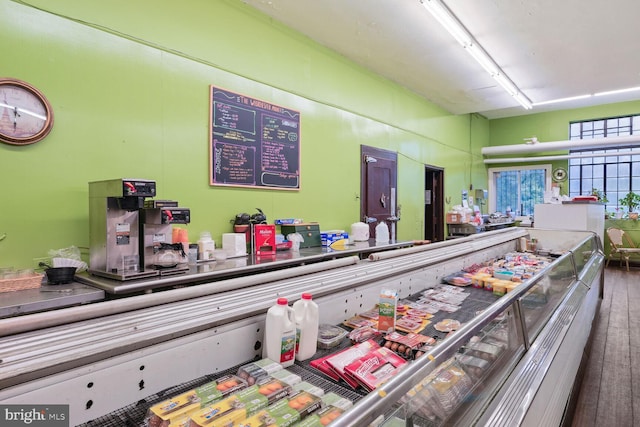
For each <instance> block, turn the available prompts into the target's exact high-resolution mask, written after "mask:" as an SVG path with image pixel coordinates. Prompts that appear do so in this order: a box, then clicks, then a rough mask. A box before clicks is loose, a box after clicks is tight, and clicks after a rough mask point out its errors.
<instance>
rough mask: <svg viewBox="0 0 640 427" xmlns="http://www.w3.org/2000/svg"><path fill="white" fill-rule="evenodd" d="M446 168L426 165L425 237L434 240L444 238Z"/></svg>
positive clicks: (437, 240)
mask: <svg viewBox="0 0 640 427" xmlns="http://www.w3.org/2000/svg"><path fill="white" fill-rule="evenodd" d="M443 215H444V170H443V169H441V168H437V167H434V166H425V178H424V238H425V239H426V240H431V241H432V242H439V241H442V240H444V218H443Z"/></svg>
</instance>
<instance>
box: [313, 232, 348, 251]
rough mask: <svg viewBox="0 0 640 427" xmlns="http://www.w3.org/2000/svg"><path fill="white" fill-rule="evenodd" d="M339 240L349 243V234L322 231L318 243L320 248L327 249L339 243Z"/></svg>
mask: <svg viewBox="0 0 640 427" xmlns="http://www.w3.org/2000/svg"><path fill="white" fill-rule="evenodd" d="M341 240H346V241H345V242H343V243H345V244H346V243H349V233H346V232H344V231H322V232H321V233H320V241H321V242H322V246H324V247H329V246H331V245H332V244H334V243H335V242H339V241H341Z"/></svg>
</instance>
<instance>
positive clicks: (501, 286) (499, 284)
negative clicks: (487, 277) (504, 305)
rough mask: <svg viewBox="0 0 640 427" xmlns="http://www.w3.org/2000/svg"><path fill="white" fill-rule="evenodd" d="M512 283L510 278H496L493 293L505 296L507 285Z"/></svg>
mask: <svg viewBox="0 0 640 427" xmlns="http://www.w3.org/2000/svg"><path fill="white" fill-rule="evenodd" d="M510 283H511V281H510V280H496V281H495V282H493V294H494V295H497V296H500V297H501V296H503V295H504V294H506V293H507V285H509V284H510Z"/></svg>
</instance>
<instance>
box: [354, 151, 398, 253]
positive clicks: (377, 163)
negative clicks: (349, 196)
mask: <svg viewBox="0 0 640 427" xmlns="http://www.w3.org/2000/svg"><path fill="white" fill-rule="evenodd" d="M360 161H361V163H360V195H361V197H360V218H361V219H362V222H364V223H366V224H369V236H371V238H373V237H374V236H375V228H376V226H377V225H378V224H380V223H381V222H385V223H386V224H387V226H388V227H389V236H390V237H391V240H393V241H395V240H396V236H397V231H398V230H397V222H398V221H399V220H400V218H399V217H398V216H397V213H398V210H397V202H398V194H397V191H396V190H397V181H398V170H397V165H398V155H397V153H396V152H394V151H388V150H383V149H380V148H374V147H368V146H366V145H361V146H360Z"/></svg>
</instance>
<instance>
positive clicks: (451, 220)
mask: <svg viewBox="0 0 640 427" xmlns="http://www.w3.org/2000/svg"><path fill="white" fill-rule="evenodd" d="M470 219H471V218H470V217H469V215H467V214H463V213H460V212H447V224H464V223H467V222H469V220H470Z"/></svg>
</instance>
